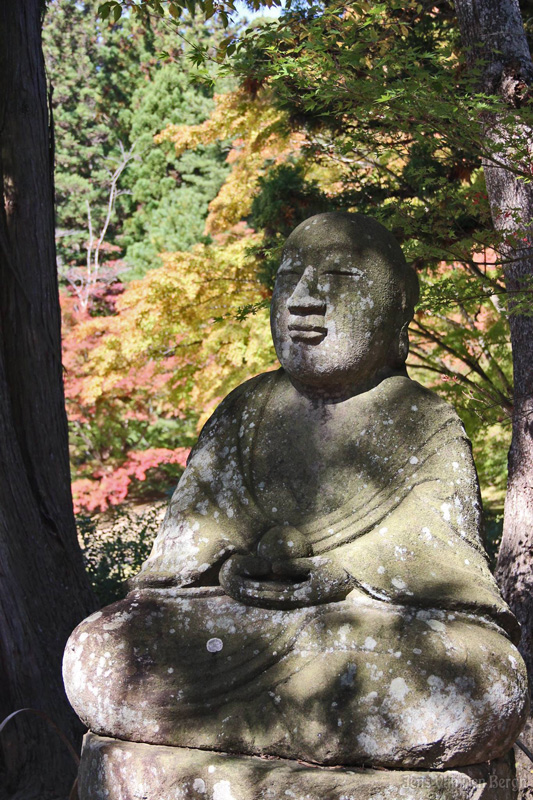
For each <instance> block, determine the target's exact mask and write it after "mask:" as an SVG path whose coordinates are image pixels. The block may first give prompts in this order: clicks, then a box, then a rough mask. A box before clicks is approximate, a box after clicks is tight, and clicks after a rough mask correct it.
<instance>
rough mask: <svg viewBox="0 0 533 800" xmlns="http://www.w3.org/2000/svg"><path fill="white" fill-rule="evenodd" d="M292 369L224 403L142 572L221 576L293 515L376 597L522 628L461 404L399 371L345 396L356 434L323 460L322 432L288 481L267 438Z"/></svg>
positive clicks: (194, 578)
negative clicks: (494, 557)
mask: <svg viewBox="0 0 533 800" xmlns="http://www.w3.org/2000/svg"><path fill="white" fill-rule="evenodd" d="M287 382H288V379H287V376H286V375H285V373H284V371H283V370H281V369H280V370H278V372H275V373H265V374H263V375H260V376H258V377H257V378H253V379H252V380H250V381H248V382H246V383H244V384H243V385H241V386H239V387H238V388H237V389H236V390H235V391H234V392H232V393H231V394H230V395H229V396H228V397H227V398H226V400H224V402H223V403H221V405H220V406H219V407H218V409H217V410H216V412H215V413H214V414H213V416H212V417H211V419H210V420H209V422H208V423H207V424H206V426H205V427H204V429H203V431H202V434H201V436H200V438H199V441H198V444H197V446H196V447H195V449H194V450H193V452H192V453H191V455H190V458H189V462H188V465H187V470H186V472H185V473H184V475H183V476H182V479H181V481H180V483H179V485H178V488H177V489H176V492H175V494H174V496H173V498H172V500H171V502H170V505H169V508H168V511H167V514H166V517H165V520H164V522H163V524H162V527H161V531H160V533H159V535H158V537H157V539H156V542H155V544H154V547H153V551H152V554H151V556H150V558H149V559H148V560H147V561H146V563H145V565H144V567H143V569H142V571H141V573H140V574H139V576H137V578H136V579H135V581H134V584H135V585H136V586H138V587H141V586H175V587H187V586H195V585H201V584H202V583H205V582H209V581H211V582H214V583H216V582H217V580H216V576H217V573H218V569H219V566H220V564H221V563H223V561H224V560H225V559H226V558H228V557H229V555H231V554H232V553H234V552H245V553H246V552H254V551H255V548H256V546H257V542H258V541H259V539H260V538H261V536H262V535H263V533H264V532H265V531H266V530H268V528H270V527H271V526H273V525H277V524H284V523H285V524H287V523H289V524H291V525H294V526H295V527H297V528H298V529H299V530H300V531H301V532H302V533H303V534H304V536H305V538H306V539H308V540H309V541H310V542H311V543H312V546H313V551H314V554H315V555H316V556H323V557H326V558H328V559H332V560H334V561H335V562H337V563H338V564H339V565H341V566H342V567H343V568H344V569H345V570H346V572H347V573H349V575H351V576H352V578H353V579H354V581H355V583H356V585H357V586H358V587H360V588H361V589H363V590H364V591H365V592H367V593H368V594H369V595H370V596H371V597H374V598H377V599H380V600H385V601H388V602H391V603H401V604H405V605H409V606H415V607H417V608H426V607H430V608H442V609H446V610H451V609H453V608H460V609H463V610H467V609H468V610H471V611H472V612H473V613H476V614H477V615H479V616H483V617H487V618H491V619H493V620H495V621H497V622H498V623H499V624H500V625H502V626H503V627H504V628H505V629H506V630H507V632H508V633H509V634H510V635H512V636H513V637H516V636H517V635H519V634H518V629H517V624H516V621H515V619H514V617H513V615H512V614H511V613H510V612H509V609H508V607H507V605H506V604H505V603H504V602H503V600H502V598H501V596H500V593H499V591H498V588H497V586H496V583H495V581H494V578H493V577H492V575H491V573H490V570H489V568H488V563H487V556H486V553H485V549H484V546H483V542H482V538H481V526H482V514H481V502H480V496H479V488H478V482H477V476H476V472H475V467H474V465H473V461H472V452H471V446H470V442H469V441H468V439H467V438H466V434H465V431H464V428H463V425H462V423H461V421H460V420H459V418H458V417H457V414H456V413H455V412H454V410H453V409H452V408H451V407H450V406H449V405H448V404H446V403H445V402H443V401H442V400H441V399H440V398H439V397H438V396H437V395H435V394H434V393H432V392H430V391H428V390H427V389H425V388H423V387H422V386H421V385H420V384H418V383H416V382H414V381H411V380H409V379H408V378H406V377H404V376H402V375H399V376H396V377H393V378H389V379H387V380H385V381H383V382H382V383H380V384H379V385H378V386H377V387H375V388H374V389H372V390H371V391H370V392H367V393H366V397H365V399H364V402H363V403H361V398H355V401H354V399H351V400H348V401H345V403H343V404H342V405H343V406H345V408H344V409H343V410H344V413H343V414H342V426H343V429H344V431H345V433H344V438H343V440H342V441H339V442H338V443H335V447H336V449H337V452H335V453H334V455H333V457H332V458H331V457H330V458H329V463H326V464H325V465H320V464H319V465H318V467H317V462H318V461H319V460H320V453H321V450H322V449H323V447H324V442H323V441H321V437H320V433H319V434H318V437H317V438H318V443H317V447H316V448H314V449H313V447H312V445H310V443H309V441H308V440H307V441H304V442H302V447H301V452H300V453H294V452H293V453H292V454H291V458H290V459H289V463H288V464H287V465H286V469H285V472H286V473H287V474H286V475H284V476H282V479H281V480H280V474H281V473H282V471H283V466H281V468H280V463H279V462H280V461H284V462H287V460H288V459H287V454H286V453H283V452H281V453H280V452H279V448H276V450H275V451H274V452H272V448H271V447H269V446H268V442H267V443H265V441H264V439H265V438H266V439H268V435H269V434H268V431H269V429H270V428H271V427H272V426H277V427H278V428H279V426H280V425H282V424H283V418H284V411H285V412H286V405H285V404H284V400H285V398H284V397H283V386H284V384H286V383H287ZM355 403H357V406H356V407H355V408H351V406H352V405H355ZM361 406H362V407H361ZM283 435H284V433H282V437H283ZM261 437H262V438H263V441H260V439H261ZM332 462H334V463H332ZM321 467H322V469H321ZM297 471H299V472H303V471H306V472H307V473H308V474H305V473H304V474H303V476H301V477H300V481H299V482H300V483H303V484H305V487H306V488H307V489H308V491H307V494H308V495H310V496H311V501H309V498H306V497H305V496H304V495H303V493H300V494H301V496H300V497H297V498H296V502H294V496H295V495H297V493H298V486H287V484H288V482H289V480H291V477H290V476H291V472H297ZM317 472H318V473H319V474H316V473H317ZM317 498H319V499H318V500H317ZM206 575H208V578H207V579H206V578H205V577H204V576H206Z"/></svg>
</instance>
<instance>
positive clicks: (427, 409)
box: [387, 375, 464, 432]
mask: <svg viewBox="0 0 533 800" xmlns="http://www.w3.org/2000/svg"><path fill="white" fill-rule="evenodd" d="M389 380H390V388H389V387H387V391H388V394H389V397H390V398H391V400H392V401H393V402H394V403H395V404H397V405H398V406H403V407H404V408H405V411H406V412H413V413H414V414H415V415H416V414H420V418H421V420H422V419H423V420H424V424H427V423H428V422H430V421H431V420H433V421H434V422H435V424H438V425H439V426H440V425H442V424H444V423H446V422H448V423H452V422H453V423H455V424H456V425H458V426H459V427H460V428H461V429H462V430H463V432H464V426H463V423H462V421H461V419H460V417H459V415H458V414H457V411H456V410H455V409H454V408H453V406H451V405H450V403H448V402H446V400H444V399H443V398H442V397H441V396H440V395H439V394H437V392H435V391H434V390H433V389H428V388H427V387H426V386H423V385H422V384H421V383H418V381H415V380H412V379H411V378H409V377H407V376H403V375H402V376H396V377H394V378H390V379H389Z"/></svg>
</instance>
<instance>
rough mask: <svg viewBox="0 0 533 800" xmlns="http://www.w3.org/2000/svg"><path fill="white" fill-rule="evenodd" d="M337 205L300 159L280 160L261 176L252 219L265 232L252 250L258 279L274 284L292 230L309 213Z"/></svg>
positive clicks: (271, 287) (257, 228) (270, 286)
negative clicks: (282, 253) (310, 179)
mask: <svg viewBox="0 0 533 800" xmlns="http://www.w3.org/2000/svg"><path fill="white" fill-rule="evenodd" d="M337 208H338V206H337V203H336V202H335V200H334V199H332V198H328V197H327V196H326V195H325V193H324V192H323V191H322V190H321V189H320V188H319V186H318V182H317V181H309V180H307V179H306V177H305V170H304V165H303V164H302V163H301V162H297V161H294V160H292V161H289V162H286V163H284V164H279V165H278V166H275V167H271V168H270V169H269V170H268V171H267V172H266V174H265V175H264V176H260V177H259V179H258V193H257V194H256V195H255V197H254V199H253V202H252V209H251V213H250V216H249V222H250V224H251V225H252V227H253V228H255V229H256V230H261V231H263V233H264V235H263V240H262V242H261V244H259V245H257V247H256V248H255V250H254V251H253V253H254V255H255V256H256V258H257V260H258V263H259V264H260V267H259V270H258V277H259V280H260V281H261V283H262V284H263V285H264V286H265V287H266V288H267V289H269V290H272V289H273V288H274V280H275V278H276V272H277V269H278V266H279V261H280V255H281V250H282V248H283V244H284V242H285V239H286V238H287V236H288V235H289V234H290V232H291V231H292V230H293V229H294V228H295V227H296V226H297V225H299V223H300V222H303V220H304V219H307V217H310V216H312V215H313V214H319V213H321V212H323V211H333V210H335V209H337Z"/></svg>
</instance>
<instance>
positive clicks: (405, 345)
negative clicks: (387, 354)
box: [392, 322, 409, 367]
mask: <svg viewBox="0 0 533 800" xmlns="http://www.w3.org/2000/svg"><path fill="white" fill-rule="evenodd" d="M408 353H409V322H404V324H403V325H402V327H401V329H400V333H399V335H398V339H397V341H396V342H395V343H394V345H393V353H392V366H394V367H403V365H404V364H405V361H406V359H407V355H408Z"/></svg>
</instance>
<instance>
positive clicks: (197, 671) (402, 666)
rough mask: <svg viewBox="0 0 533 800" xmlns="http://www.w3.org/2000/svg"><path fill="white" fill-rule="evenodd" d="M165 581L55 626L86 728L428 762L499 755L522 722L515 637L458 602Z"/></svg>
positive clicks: (350, 758) (315, 755)
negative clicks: (266, 601)
mask: <svg viewBox="0 0 533 800" xmlns="http://www.w3.org/2000/svg"><path fill="white" fill-rule="evenodd" d="M181 591H182V592H183V596H181V597H174V598H173V597H171V596H169V597H166V598H163V597H161V592H157V593H155V594H154V596H150V593H148V592H146V591H145V592H138V593H137V592H135V593H133V594H132V595H130V596H129V597H128V598H127V599H126V600H124V601H122V602H121V603H117V604H115V605H114V606H109V607H108V608H106V609H104V610H103V611H102V612H98V615H93V617H92V618H90V619H89V620H88V621H86V622H85V623H82V625H80V626H79V628H78V629H77V631H76V632H75V634H74V635H73V637H72V638H71V640H70V643H69V646H68V648H67V651H66V655H65V669H66V674H67V675H68V676H69V679H68V689H69V693H70V697H71V698H72V702H73V704H74V706H75V708H76V709H77V710H78V713H79V714H80V716H81V717H82V719H83V720H84V721H85V722H86V724H87V725H89V726H90V728H91V730H93V731H95V732H97V733H101V734H103V735H108V736H110V735H113V736H118V737H120V738H123V739H128V740H133V741H140V742H143V741H144V742H152V743H158V744H171V745H179V746H182V747H201V748H205V749H213V750H224V751H227V752H234V753H235V752H236V753H251V754H271V755H277V756H282V757H285V758H304V759H306V760H309V761H317V762H319V763H323V764H358V763H359V764H361V763H371V764H373V765H375V766H398V767H399V766H403V767H407V766H410V767H423V766H426V765H427V764H431V766H432V767H437V768H438V767H442V766H455V765H462V764H471V763H476V762H479V761H484V760H486V759H487V758H488V757H491V758H496V757H498V756H501V755H503V754H504V753H505V752H507V750H508V749H509V748H510V747H511V745H512V743H513V741H514V737H515V736H516V735H517V732H518V729H519V727H520V725H521V724H522V720H521V719H520V717H519V716H518V713H517V712H519V710H520V709H523V708H524V702H523V697H524V692H525V688H526V683H525V681H526V678H525V674H524V673H523V672H522V662H521V660H520V657H519V655H518V652H517V650H516V648H515V647H514V645H512V644H511V642H509V641H508V640H507V639H506V637H505V636H503V635H502V632H501V630H500V629H499V628H498V627H497V626H496V625H495V624H494V623H490V622H489V621H486V622H483V621H480V620H479V618H477V617H476V616H475V615H473V614H465V613H463V612H457V611H456V612H453V613H451V612H444V611H442V610H437V609H434V610H417V609H415V608H407V607H405V606H404V607H402V606H398V605H390V604H389V603H386V602H380V601H376V600H372V599H369V598H368V597H367V596H366V595H365V594H364V593H362V592H360V591H359V590H354V591H353V593H352V594H351V595H349V596H348V598H346V600H344V601H342V602H337V603H328V604H322V605H320V606H315V607H307V608H301V609H291V610H286V611H283V610H277V611H276V610H272V609H265V608H256V607H250V606H246V605H243V604H242V603H238V602H236V601H234V600H233V599H232V598H229V597H227V596H225V595H220V594H216V592H217V590H216V589H211V590H208V589H204V590H199V589H197V590H194V589H193V590H189V592H191V593H192V594H193V596H192V597H190V596H188V592H187V590H181ZM200 591H204V592H211V593H212V596H207V597H198V596H195V594H196V593H197V592H200ZM218 591H220V590H218Z"/></svg>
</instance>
